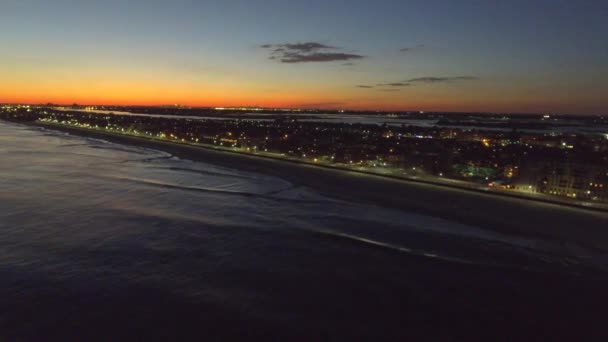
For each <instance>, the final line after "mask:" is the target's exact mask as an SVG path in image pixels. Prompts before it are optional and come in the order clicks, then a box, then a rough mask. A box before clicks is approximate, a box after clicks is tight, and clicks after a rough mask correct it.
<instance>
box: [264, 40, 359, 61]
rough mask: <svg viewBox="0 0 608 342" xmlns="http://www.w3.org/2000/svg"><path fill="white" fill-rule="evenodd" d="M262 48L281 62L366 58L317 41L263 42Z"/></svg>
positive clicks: (271, 57) (272, 58)
mask: <svg viewBox="0 0 608 342" xmlns="http://www.w3.org/2000/svg"><path fill="white" fill-rule="evenodd" d="M260 48H262V49H267V50H270V56H269V57H268V58H269V59H271V60H276V61H279V62H281V63H311V62H336V61H351V60H357V59H362V58H364V56H362V55H358V54H354V53H345V52H338V51H336V50H340V49H339V48H337V47H335V46H331V45H326V44H322V43H317V42H305V43H285V44H263V45H260ZM345 64H347V63H345Z"/></svg>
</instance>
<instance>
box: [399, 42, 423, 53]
mask: <svg viewBox="0 0 608 342" xmlns="http://www.w3.org/2000/svg"><path fill="white" fill-rule="evenodd" d="M423 47H424V44H418V45H416V46H410V47H405V48H403V49H399V51H401V52H409V51H412V50H418V49H422V48H423Z"/></svg>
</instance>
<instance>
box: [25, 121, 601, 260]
mask: <svg viewBox="0 0 608 342" xmlns="http://www.w3.org/2000/svg"><path fill="white" fill-rule="evenodd" d="M32 125H34V126H38V127H44V128H47V129H52V130H58V131H63V132H67V133H70V134H75V135H79V136H85V137H93V138H101V139H105V140H107V141H111V142H115V143H121V144H128V145H129V144H130V145H137V146H141V147H146V148H152V149H157V150H161V151H165V152H168V153H171V154H173V155H175V156H177V157H180V158H183V159H189V160H194V161H201V162H207V163H211V164H216V165H220V166H225V167H229V168H234V169H239V170H244V171H252V172H258V173H263V174H267V175H272V176H276V177H280V178H283V179H285V180H288V181H290V182H292V183H293V184H297V185H301V186H306V187H309V188H312V189H314V190H316V191H318V192H319V193H322V194H323V195H326V196H329V197H332V198H337V199H341V200H346V201H351V202H357V203H366V204H371V205H377V206H382V207H387V208H394V209H401V210H408V211H411V212H416V213H420V214H424V215H430V216H435V217H440V218H445V219H449V220H453V221H456V222H460V223H465V224H469V225H475V226H478V227H481V228H484V229H490V230H496V231H501V232H509V233H516V234H521V235H526V236H533V237H540V238H545V239H551V240H557V241H562V242H563V243H575V244H580V245H584V246H587V247H593V248H595V249H600V250H604V251H608V213H607V212H605V211H601V210H590V209H585V208H579V207H575V206H568V205H563V204H557V203H550V202H547V201H538V200H530V199H527V198H521V197H518V196H505V195H502V194H495V193H484V192H482V191H478V190H470V189H462V188H458V187H448V186H445V185H437V184H431V183H425V182H418V181H409V180H404V179H396V178H390V177H386V176H381V175H373V174H368V173H362V172H357V171H352V170H347V169H345V170H342V169H335V168H330V167H320V166H317V165H311V164H307V163H301V162H295V161H284V160H280V159H278V158H270V157H261V156H256V155H250V154H244V153H238V152H229V151H224V150H217V149H214V148H211V147H204V146H198V145H196V146H195V145H189V144H182V143H174V142H168V141H159V140H155V139H149V138H145V137H137V136H132V135H123V134H117V133H109V132H105V131H99V130H92V129H84V128H77V127H70V126H65V125H56V124H48V123H40V122H37V123H33V124H32Z"/></svg>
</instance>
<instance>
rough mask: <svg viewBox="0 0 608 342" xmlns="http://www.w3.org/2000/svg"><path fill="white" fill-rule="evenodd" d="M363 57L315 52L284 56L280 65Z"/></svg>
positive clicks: (359, 57)
mask: <svg viewBox="0 0 608 342" xmlns="http://www.w3.org/2000/svg"><path fill="white" fill-rule="evenodd" d="M361 58H363V56H361V55H355V54H351V53H341V52H316V53H311V54H292V53H290V54H285V56H283V58H281V59H280V60H281V63H308V62H335V61H349V60H353V59H361Z"/></svg>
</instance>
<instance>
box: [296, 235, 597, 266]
mask: <svg viewBox="0 0 608 342" xmlns="http://www.w3.org/2000/svg"><path fill="white" fill-rule="evenodd" d="M305 230H306V231H307V232H311V233H314V234H320V235H324V236H329V237H332V238H339V239H346V240H348V241H352V242H356V243H360V244H363V245H367V246H370V247H374V248H381V249H385V250H390V251H393V252H399V253H404V254H407V255H411V256H415V257H421V258H426V259H432V260H436V261H441V262H447V263H456V264H462V265H469V266H483V267H491V268H500V269H505V270H518V271H530V272H537V273H547V272H551V271H562V272H563V271H564V270H565V271H568V272H571V273H574V274H578V270H576V271H575V270H573V269H570V268H568V267H569V266H581V265H582V264H583V263H582V262H581V261H580V260H576V259H573V258H566V257H562V258H554V257H551V256H537V257H538V258H537V261H540V262H541V263H543V264H545V265H543V266H545V267H541V266H540V265H539V266H538V267H534V266H530V265H524V264H518V263H505V262H493V261H487V260H479V259H473V258H461V257H453V256H448V255H442V254H438V253H436V252H430V251H426V250H422V249H414V248H409V247H405V246H402V245H398V244H394V243H390V242H384V241H379V240H374V239H370V238H367V237H363V236H358V235H354V234H349V233H344V232H339V231H334V230H328V229H318V228H317V229H305ZM546 265H554V266H558V268H547V267H546ZM588 266H590V267H594V268H596V269H597V270H602V267H599V265H588ZM602 271H606V270H602Z"/></svg>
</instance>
